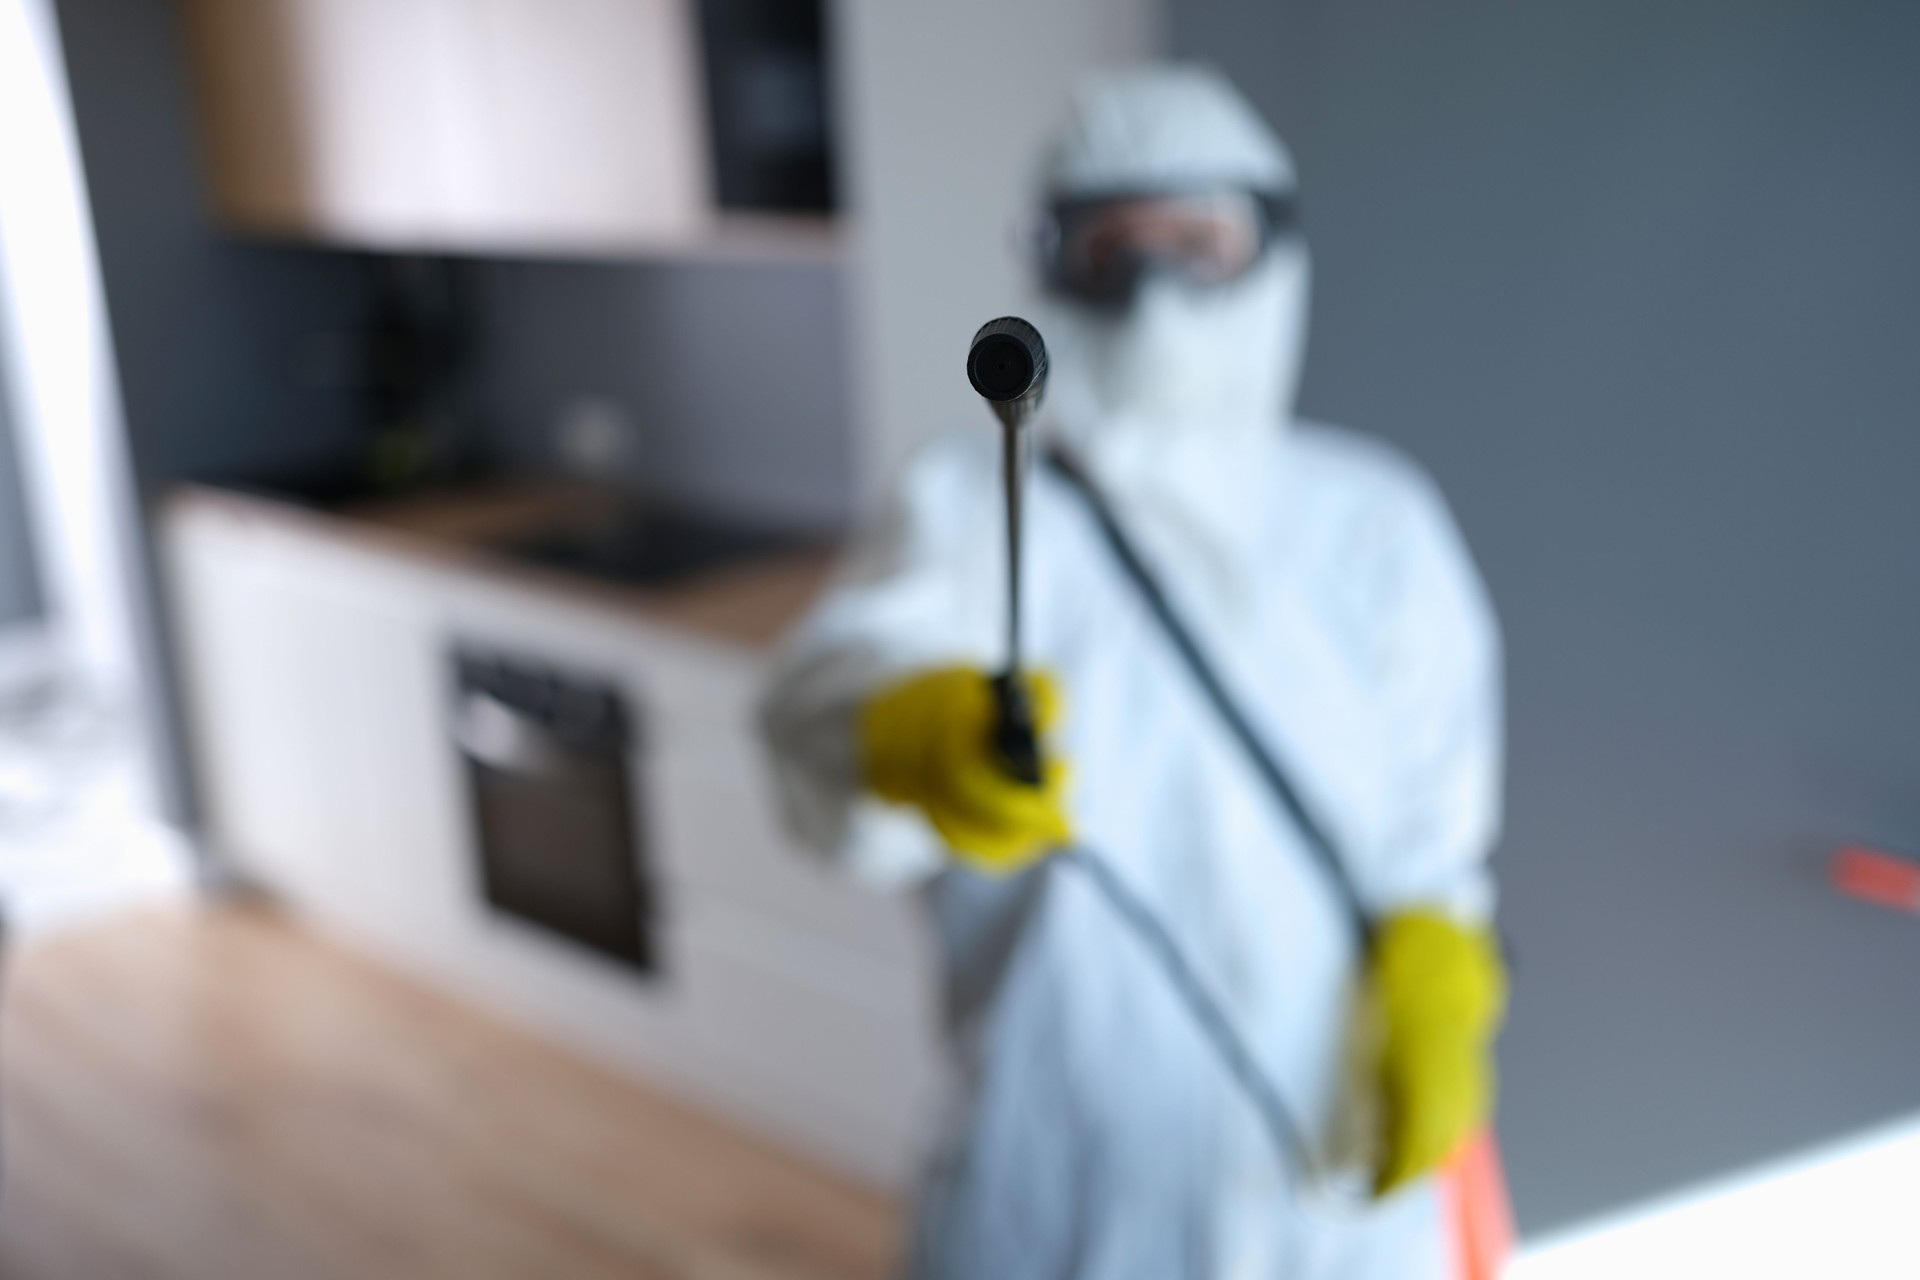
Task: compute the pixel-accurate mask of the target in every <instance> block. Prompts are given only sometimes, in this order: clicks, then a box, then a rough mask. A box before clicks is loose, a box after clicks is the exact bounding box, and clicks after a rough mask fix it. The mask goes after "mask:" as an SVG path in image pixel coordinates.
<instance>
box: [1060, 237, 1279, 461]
mask: <svg viewBox="0 0 1920 1280" xmlns="http://www.w3.org/2000/svg"><path fill="white" fill-rule="evenodd" d="M1307 276H1308V266H1307V255H1306V251H1305V249H1304V247H1301V246H1299V245H1298V244H1297V243H1296V244H1294V245H1280V246H1276V247H1274V248H1273V249H1271V250H1269V251H1268V253H1267V255H1266V258H1265V260H1264V261H1263V262H1261V263H1260V264H1259V265H1258V266H1257V267H1256V268H1254V269H1253V270H1252V271H1250V272H1248V273H1247V274H1246V275H1245V276H1243V277H1241V278H1240V279H1238V280H1236V281H1233V282H1231V283H1228V284H1222V285H1195V284H1192V283H1190V282H1187V281H1183V280H1179V279H1175V278H1160V277H1156V278H1151V279H1149V280H1148V281H1146V282H1145V283H1144V284H1143V286H1142V287H1141V288H1140V290H1139V292H1138V294H1137V295H1136V297H1135V299H1134V302H1133V304H1132V305H1131V306H1130V307H1128V308H1127V309H1125V310H1124V311H1120V312H1117V313H1112V314H1109V313H1103V312H1100V311H1097V310H1093V309H1090V308H1085V307H1078V306H1063V307H1061V308H1060V309H1059V314H1058V315H1056V316H1054V317H1051V321H1052V322H1051V324H1050V325H1049V327H1048V329H1047V339H1048V343H1049V345H1050V346H1051V347H1052V348H1053V350H1054V352H1055V356H1054V369H1055V372H1054V378H1053V385H1052V386H1051V387H1050V388H1049V397H1050V399H1052V400H1053V402H1054V406H1055V409H1056V415H1057V418H1058V420H1059V421H1060V423H1061V425H1062V427H1063V428H1064V429H1065V430H1066V431H1067V432H1068V433H1069V434H1070V435H1073V436H1077V437H1080V438H1081V439H1082V440H1083V442H1085V443H1093V440H1094V439H1095V438H1097V437H1099V436H1101V435H1104V434H1106V433H1108V432H1111V431H1123V432H1124V431H1133V430H1146V431H1150V432H1153V433H1155V434H1160V433H1180V434H1196V433H1197V434H1234V433H1239V432H1244V431H1271V430H1277V429H1278V428H1279V427H1280V426H1281V425H1282V424H1283V423H1284V422H1285V421H1286V420H1287V419H1288V418H1290V417H1291V416H1292V411H1293V398H1294V393H1295V390H1296V386H1297V383H1298V380H1299V370H1300V363H1301V358H1302V355H1303V354H1304V347H1305V339H1306V299H1307Z"/></svg>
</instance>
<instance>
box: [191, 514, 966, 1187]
mask: <svg viewBox="0 0 1920 1280" xmlns="http://www.w3.org/2000/svg"><path fill="white" fill-rule="evenodd" d="M160 535H161V536H160V545H161V549H162V556H163V563H164V567H165V569H166V572H167V576H168V580H169V584H170V586H171V588H172V599H173V602H174V610H173V612H174V615H175V619H176V625H177V630H178V634H177V644H178V652H179V655H180V660H181V666H182V668H183V676H184V694H185V703H186V709H187V712H188V719H189V723H190V726H191V731H192V733H191V736H192V741H193V743H194V746H195V753H194V754H195V764H196V768H197V773H198V775H199V781H200V785H201V792H202V798H203V808H204V813H203V820H204V831H205V834H206V838H207V840H208V842H209V844H210V845H211V846H212V848H213V850H214V851H215V852H216V853H217V854H218V856H219V857H220V858H221V860H222V862H223V864H224V865H227V866H229V867H231V868H232V869H233V870H234V872H235V873H236V874H237V875H239V876H241V877H243V878H244V879H245V880H247V881H249V882H252V883H255V884H258V885H260V886H261V887H263V888H265V889H266V890H268V891H269V892H271V893H272V894H273V895H274V896H275V897H277V898H278V899H279V900H281V901H282V902H284V903H285V904H287V905H288V906H289V907H290V908H291V909H292V910H294V911H295V912H296V913H298V914H299V915H301V916H302V917H303V918H305V919H307V920H310V921H312V922H313V923H315V924H317V925H319V926H320V927H323V928H325V929H328V930H329V931H332V932H335V933H337V934H339V935H341V936H342V937H344V938H346V939H347V940H349V941H350V942H352V943H354V944H356V945H359V946H362V947H364V948H367V949H369V950H371V951H373V952H374V953H375V954H378V955H380V956H382V957H384V958H386V959H388V960H389V961H391V962H394V963H397V964H398V965H400V966H402V967H404V968H406V969H408V970H410V971H412V972H414V973H416V974H419V975H421V976H422V977H424V978H426V979H427V980H429V981H432V982H434V983H436V984H439V985H441V986H444V987H445V988H447V989H449V990H451V991H453V992H454V993H456V994H458V995H461V996H463V997H464V998H467V999H471V1000H474V1001H477V1002H479V1003H482V1004H484V1005H488V1006H491V1007H493V1008H495V1009H497V1010H499V1011H501V1012H503V1013H505V1014H507V1015H508V1016H510V1017H512V1018H514V1019H516V1020H519V1021H522V1022H525V1023H528V1024H531V1025H533V1026H536V1027H538V1028H539V1029H541V1030H542V1031H544V1032H546V1033H548V1034H552V1035H554V1036H557V1037H558V1038H561V1039H563V1040H565V1041H567V1042H569V1043H572V1044H575V1045H577V1046H579V1047H580V1048H582V1049H584V1050H586V1051H588V1052H590V1053H593V1054H596V1055H598V1056H600V1057H602V1058H603V1059H606V1060H608V1061H610V1062H612V1063H614V1064H616V1065H618V1066H622V1067H625V1068H627V1069H631V1070H634V1071H635V1072H636V1073H638V1074H641V1075H643V1076H644V1077H645V1078H646V1079H647V1081H648V1082H649V1083H650V1084H653V1085H655V1086H658V1087H661V1088H665V1089H667V1090H669V1091H673V1092H677V1093H680V1094H682V1095H683V1096H685V1097H687V1098H688V1099H690V1100H692V1101H694V1102H696V1103H698V1104H700V1105H702V1106H705V1107H707V1108H709V1109H712V1110H715V1111H718V1112H720V1113H722V1114H724V1115H726V1116H728V1117H729V1118H730V1119H732V1120H734V1121H735V1122H737V1123H740V1124H742V1125H744V1126H747V1127H750V1128H753V1129H756V1130H758V1131H760V1132H763V1133H765V1134H767V1135H769V1136H771V1137H773V1138H775V1139H777V1140H780V1141H783V1142H785V1143H787V1144H789V1145H791V1146H794V1147H796V1148H798V1149H801V1150H803V1151H805V1152H807V1153H809V1154H810V1155H813V1156H814V1157H816V1158H819V1159H822V1160H825V1161H827V1162H829V1163H832V1164H834V1165H836V1166H838V1167H840V1168H842V1169H845V1170H848V1171H850V1172H852V1173H855V1174H856V1175H860V1176H864V1177H866V1178H868V1179H870V1180H872V1181H875V1182H878V1183H881V1184H885V1185H899V1184H900V1182H901V1180H902V1179H904V1178H905V1177H907V1176H908V1175H909V1173H910V1172H911V1170H912V1169H913V1167H914V1165H915V1163H916V1162H917V1159H918V1155H919V1151H920V1141H921V1136H922V1134H923V1133H924V1131H925V1115H926V1114H927V1111H928V1107H929V1105H930V1104H931V1102H932V1100H933V1098H934V1096H935V1093H936V1091H937V1089H938V1083H939V1079H940V1072H941V1066H940V1054H939V1052H938V1036H937V1032H936V1023H937V1014H936V1012H935V991H936V979H935V974H934V966H933V963H932V958H931V956H930V955H929V954H928V950H927V947H928V943H927V940H926V939H925V936H924V932H923V930H922V928H921V926H920V922H919V921H918V920H917V919H916V918H915V911H916V907H915V904H914V903H913V902H912V901H911V900H908V899H903V898H900V897H891V896H882V895H876V894H872V893H869V892H866V891H863V890H861V889H859V888H856V887H855V886H853V885H851V884H849V883H846V882H844V881H843V880H841V879H840V878H839V877H837V876H836V875H835V874H833V873H832V872H830V871H828V870H827V869H825V868H823V867H819V866H817V865H815V864H814V863H812V862H811V861H810V860H809V859H808V857H807V856H806V855H805V854H803V853H802V852H801V851H799V850H798V849H796V848H795V847H793V846H792V845H791V844H790V843H789V842H788V840H787V838H786V837H785V835H784V834H783V833H782V831H781V830H780V826H779V823H778V820H777V816H776V813H775V808H774V799H773V795H772V786H771V780H770V778H769V777H768V776H767V770H766V763H765V761H764V759H763V756H762V752H761V750H760V747H759V743H758V739H757V733H756V729H755V723H754V706H755V702H756V698H757V694H758V689H759V686H760V683H761V680H762V678H763V676H764V669H765V662H766V658H765V655H764V653H763V651H762V650H761V649H760V648H759V647H757V646H755V645H753V644H745V643H741V642H739V641H737V640H734V639H730V638H726V637H723V636H718V635H714V634H706V633H703V632H702V631H700V630H699V629H697V628H694V627H688V626H685V625H680V624H676V623H673V622H670V621H664V620H662V619H661V618H659V617H655V616H653V615H652V614H650V613H649V612H648V611H646V610H645V609H637V608H634V607H631V606H630V605H628V604H626V603H624V602H623V601H622V600H621V599H620V598H618V593H617V592H616V591H615V590H614V589H612V588H607V589H603V590H600V591H598V592H596V590H595V589H594V588H593V587H591V586H590V585H588V584H585V583H583V584H581V585H580V586H579V587H578V589H574V588H572V587H570V586H568V585H566V584H565V581H564V579H562V578H560V577H559V576H557V575H555V576H547V575H541V574H534V573H531V572H527V573H525V575H524V576H516V575H515V574H514V573H513V572H509V571H507V570H505V569H503V568H502V567H501V566H499V565H498V564H496V563H495V562H492V561H490V560H487V559H485V558H482V557H477V556H473V555H470V554H438V553H436V550H435V545H436V544H434V543H433V542H432V540H430V539H426V538H420V539H409V538H405V537H399V536H397V535H392V534H380V535H369V534H368V533H367V532H366V530H365V529H363V528H362V527H361V526H359V525H358V524H357V523H356V522H354V521H349V520H343V519H336V518H331V517H327V516H322V515H317V514H314V513H311V512H303V511H299V510H296V509H293V508H289V507H285V506H282V505H280V504H277V503H273V502H270V501H266V500H262V499H256V498H246V497H241V496H238V495H231V494H223V493H218V492H214V491H204V490H195V491H189V492H188V493H186V494H185V495H183V496H179V497H176V498H175V499H174V500H173V501H172V502H171V503H170V504H169V505H168V507H167V508H166V510H165V512H164V514H163V517H162V521H161V531H160ZM463 648H479V649H482V650H484V651H486V652H490V653H496V654H507V655H516V656H518V657H519V658H521V659H524V660H527V661H530V662H535V663H543V664H549V665H551V666H552V667H553V668H555V669H557V670H561V671H567V672H573V673H578V674H581V675H585V676H591V677H592V678H594V679H595V680H599V681H605V682H606V683H608V684H609V685H612V686H614V687H616V688H618V689H619V690H620V691H621V693H622V695H623V696H624V697H625V698H626V699H627V701H628V702H629V703H630V704H631V705H632V706H633V707H634V708H635V709H636V711H637V712H638V713H639V714H638V719H639V723H640V725H641V729H640V733H639V734H638V735H637V737H638V738H639V740H640V741H641V743H642V746H641V748H640V749H639V750H637V751H635V752H634V753H633V755H632V757H631V762H630V769H631V775H632V776H631V782H632V786H633V788H634V791H635V794H636V795H638V796H639V797H640V798H641V803H640V804H639V805H638V806H637V812H638V813H639V814H640V815H641V816H642V820H643V823H644V826H645V831H644V835H643V841H644V843H645V845H646V859H645V861H646V863H647V866H648V868H649V870H650V871H651V872H652V874H653V877H654V880H653V887H654V889H655V890H656V891H657V903H658V905H657V909H656V912H655V915H654V924H655V934H654V937H655V940H656V942H657V946H658V956H659V971H658V973H656V974H651V975H649V974H642V973H640V972H638V971H637V970H635V969H634V968H632V967H630V966H626V965H622V964H620V963H618V962H616V961H613V960H611V959H609V958H607V957H606V956H604V955H602V954H601V953H600V952H598V951H595V950H592V949H591V948H588V947H584V946H580V945H578V944H576V943H574V942H571V941H569V940H567V939H564V938H562V937H559V936H557V935H555V934H553V933H551V932H548V931H546V930H543V929H540V928H538V927H536V926H534V925H531V924H529V923H527V922H526V921H524V920H522V919H519V918H517V917H515V916H512V915H508V914H503V913H502V912H500V911H499V910H497V909H495V908H493V907H491V906H490V905H489V904H488V902H487V899H486V895H485V893H484V891H483V887H482V884H481V873H480V867H479V861H478V854H477V844H478V842H477V839H476V836H477V831H476V826H475V819H474V806H473V803H472V795H471V792H470V791H469V781H470V780H469V778H468V776H467V773H466V769H465V763H464V761H463V759H462V757H461V755H460V751H459V748H458V746H457V745H456V742H455V739H454V735H453V733H452V732H451V722H452V716H453V712H454V707H455V698H454V694H455V665H454V655H455V654H456V653H457V652H460V651H461V650H462V649H463Z"/></svg>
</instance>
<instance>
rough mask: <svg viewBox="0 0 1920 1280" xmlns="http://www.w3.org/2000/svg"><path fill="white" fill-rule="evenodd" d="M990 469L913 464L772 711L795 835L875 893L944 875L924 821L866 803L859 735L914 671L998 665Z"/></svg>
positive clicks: (784, 670) (776, 692)
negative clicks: (985, 472) (990, 558)
mask: <svg viewBox="0 0 1920 1280" xmlns="http://www.w3.org/2000/svg"><path fill="white" fill-rule="evenodd" d="M977 462H978V460H977V459H975V458H973V457H972V456H971V454H970V453H969V452H968V451H966V450H965V449H963V448H945V449H943V448H939V447H936V448H935V449H934V450H932V451H930V452H929V453H928V454H927V455H925V456H923V457H922V458H921V459H920V460H919V461H917V462H916V463H915V464H914V466H913V467H912V468H911V469H910V470H909V472H908V473H907V475H906V477H905V480H904V483H903V484H902V486H901V488H900V490H899V492H898V493H897V494H896V495H895V497H894V498H893V500H892V501H891V502H890V503H889V505H888V507H887V509H886V510H885V511H884V512H883V513H882V516H881V519H880V520H879V521H878V522H877V523H876V524H875V525H874V526H873V527H871V528H870V529H869V530H867V532H866V533H865V534H863V535H862V536H861V537H860V538H859V539H858V540H857V541H856V543H855V545H854V547H853V549H852V551H851V552H850V553H849V555H848V557H847V560H846V561H845V563H844V564H843V566H842V569H841V571H840V573H839V575H838V577H837V580H836V582H835V583H834V585H833V586H832V587H831V588H830V589H829V591H828V593H827V595H826V597H825V598H824V599H823V600H822V601H821V602H820V604H819V605H818V606H817V607H816V608H815V609H814V611H813V613H812V614H811V615H810V616H809V617H808V618H807V619H806V620H805V621H804V622H802V624H801V625H800V627H799V628H798V629H797V630H796V631H795V632H794V634H793V635H791V636H790V637H789V638H788V640H787V642H786V643H785V645H784V646H783V648H782V651H781V653H780V655H779V657H778V658H777V659H776V662H775V666H774V671H773V674H772V678H771V680H770V682H769V684H768V687H767V690H766V693H765V695H764V697H763V699H762V703H761V726H762V730H763V736H764V738H765V741H766V743H767V746H768V748H769V750H770V752H771V756H772V764H773V771H774V779H775V784H776V787H777V790H778V795H779V800H780V804H781V809H782V812H783V816H784V818H785V820H786V822H787V826H788V828H789V830H791V831H792V832H793V834H794V835H795V836H796V837H797V838H798V839H799V841H800V842H801V843H802V844H803V845H805V846H806V847H807V848H808V849H809V850H810V851H812V852H814V853H816V854H818V855H819V856H821V857H823V858H825V859H827V860H828V861H830V862H832V863H835V864H837V865H839V866H840V867H842V868H843V869H844V870H846V871H848V872H849V873H850V874H852V875H853V876H854V877H855V878H856V879H859V880H861V881H863V882H866V883H869V884H872V885H874V886H876V887H883V888H888V887H900V886H905V885H910V884H912V883H915V882H917V881H919V880H922V879H924V878H926V877H927V876H929V875H932V874H933V873H934V872H936V871H938V870H940V869H941V868H942V867H943V866H944V865H945V853H944V849H943V846H942V845H941V843H940V841H939V839H938V837H937V836H936V835H935V834H934V832H933V830H932V828H931V827H930V826H929V825H928V824H927V822H926V821H925V820H924V819H923V818H922V817H921V816H920V815H919V814H918V813H917V812H915V811H913V810H909V809H903V808H899V807H895V806H889V805H885V804H882V803H881V802H879V801H878V800H876V799H874V798H873V797H872V796H871V795H870V794H869V793H868V792H867V791H866V789H865V786H864V783H863V780H862V777H861V767H860V762H859V759H858V744H857V734H856V728H855V726H856V722H857V718H858V715H859V710H860V707H861V704H862V703H863V702H864V701H865V700H866V698H867V697H868V696H869V695H870V694H871V693H872V692H873V691H874V690H876V689H878V688H879V687H881V686H882V685H884V684H886V683H889V682H890V681H892V680H894V679H897V678H899V677H901V676H903V675H905V674H906V673H908V672H910V671H913V670H917V669H920V668H924V667H929V666H935V665H941V664H945V663H955V662H963V663H969V664H974V665H982V666H984V665H986V663H987V662H988V661H989V658H990V655H991V652H992V643H993V637H994V635H995V634H996V632H995V630H994V628H995V626H996V625H997V615H995V614H994V613H993V612H992V610H991V600H990V593H989V597H988V598H982V593H981V592H980V591H979V589H978V586H979V584H978V583H977V582H976V581H975V578H976V577H977V574H976V573H974V572H973V566H974V564H975V563H976V562H977V561H978V560H980V559H981V557H980V555H979V554H978V552H979V551H981V550H983V548H981V547H980V546H979V544H980V542H981V539H982V536H983V534H990V533H991V531H992V530H993V529H994V528H995V527H996V526H995V523H994V520H995V514H994V509H993V508H992V506H991V504H990V503H986V502H984V501H983V499H984V498H985V497H986V496H990V492H991V491H990V490H989V489H985V488H983V487H982V485H981V484H980V483H979V480H980V478H981V477H980V476H979V475H977V474H976V473H978V472H979V471H980V468H979V466H978V465H977Z"/></svg>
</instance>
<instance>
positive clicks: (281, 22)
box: [180, 0, 827, 253]
mask: <svg viewBox="0 0 1920 1280" xmlns="http://www.w3.org/2000/svg"><path fill="white" fill-rule="evenodd" d="M180 4H181V6H182V12H183V15H184V17H185V20H186V22H185V26H186V31H187V36H188V43H189V46H190V48H191V52H192V61H193V66H194V71H195V76H194V78H195V81H196V85H197V89H198V97H199V107H200V117H201V122H202V136H203V139H204V146H203V151H204V162H205V168H206V178H207V187H208V190H209V193H210V198H211V201H212V204H213V206H214V211H215V213H216V215H217V216H218V217H219V218H220V220H221V221H222V222H224V223H226V224H227V225H229V226H233V227H236V228H240V229H243V230H250V231H255V232H262V233H267V234H273V235H290V236H296V237H300V238H305V239H312V240H318V241H323V242H327V243H336V244H356V245H363V246H368V247H374V248H382V249H419V250H431V251H436V252H463V251H474V252H479V251H502V252H533V253H539V252H561V253H566V252H581V253H625V252H668V253H670V252H675V251H696V250H712V249H714V248H715V247H716V246H719V247H722V248H724V247H725V246H727V245H731V244H740V243H750V242H753V241H755V240H756V239H757V240H758V241H760V242H762V243H764V244H767V245H783V244H784V245H787V246H789V247H791V246H796V245H797V246H804V245H807V244H811V243H817V242H819V241H821V240H822V239H823V238H824V237H826V235H827V232H826V230H825V224H824V221H823V220H821V219H790V220H784V221H783V220H780V219H770V218H759V219H752V220H743V219H737V218H722V217H721V216H720V215H719V214H718V213H717V211H716V208H715V204H714V201H713V198H712V186H713V183H712V179H711V175H710V169H711V167H712V166H711V164H710V161H709V158H708V154H707V128H706V112H705V107H704V93H703V88H702V77H701V72H700V56H699V40H698V32H697V23H696V21H695V19H694V15H693V14H692V13H691V11H690V9H691V5H690V0H180Z"/></svg>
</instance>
